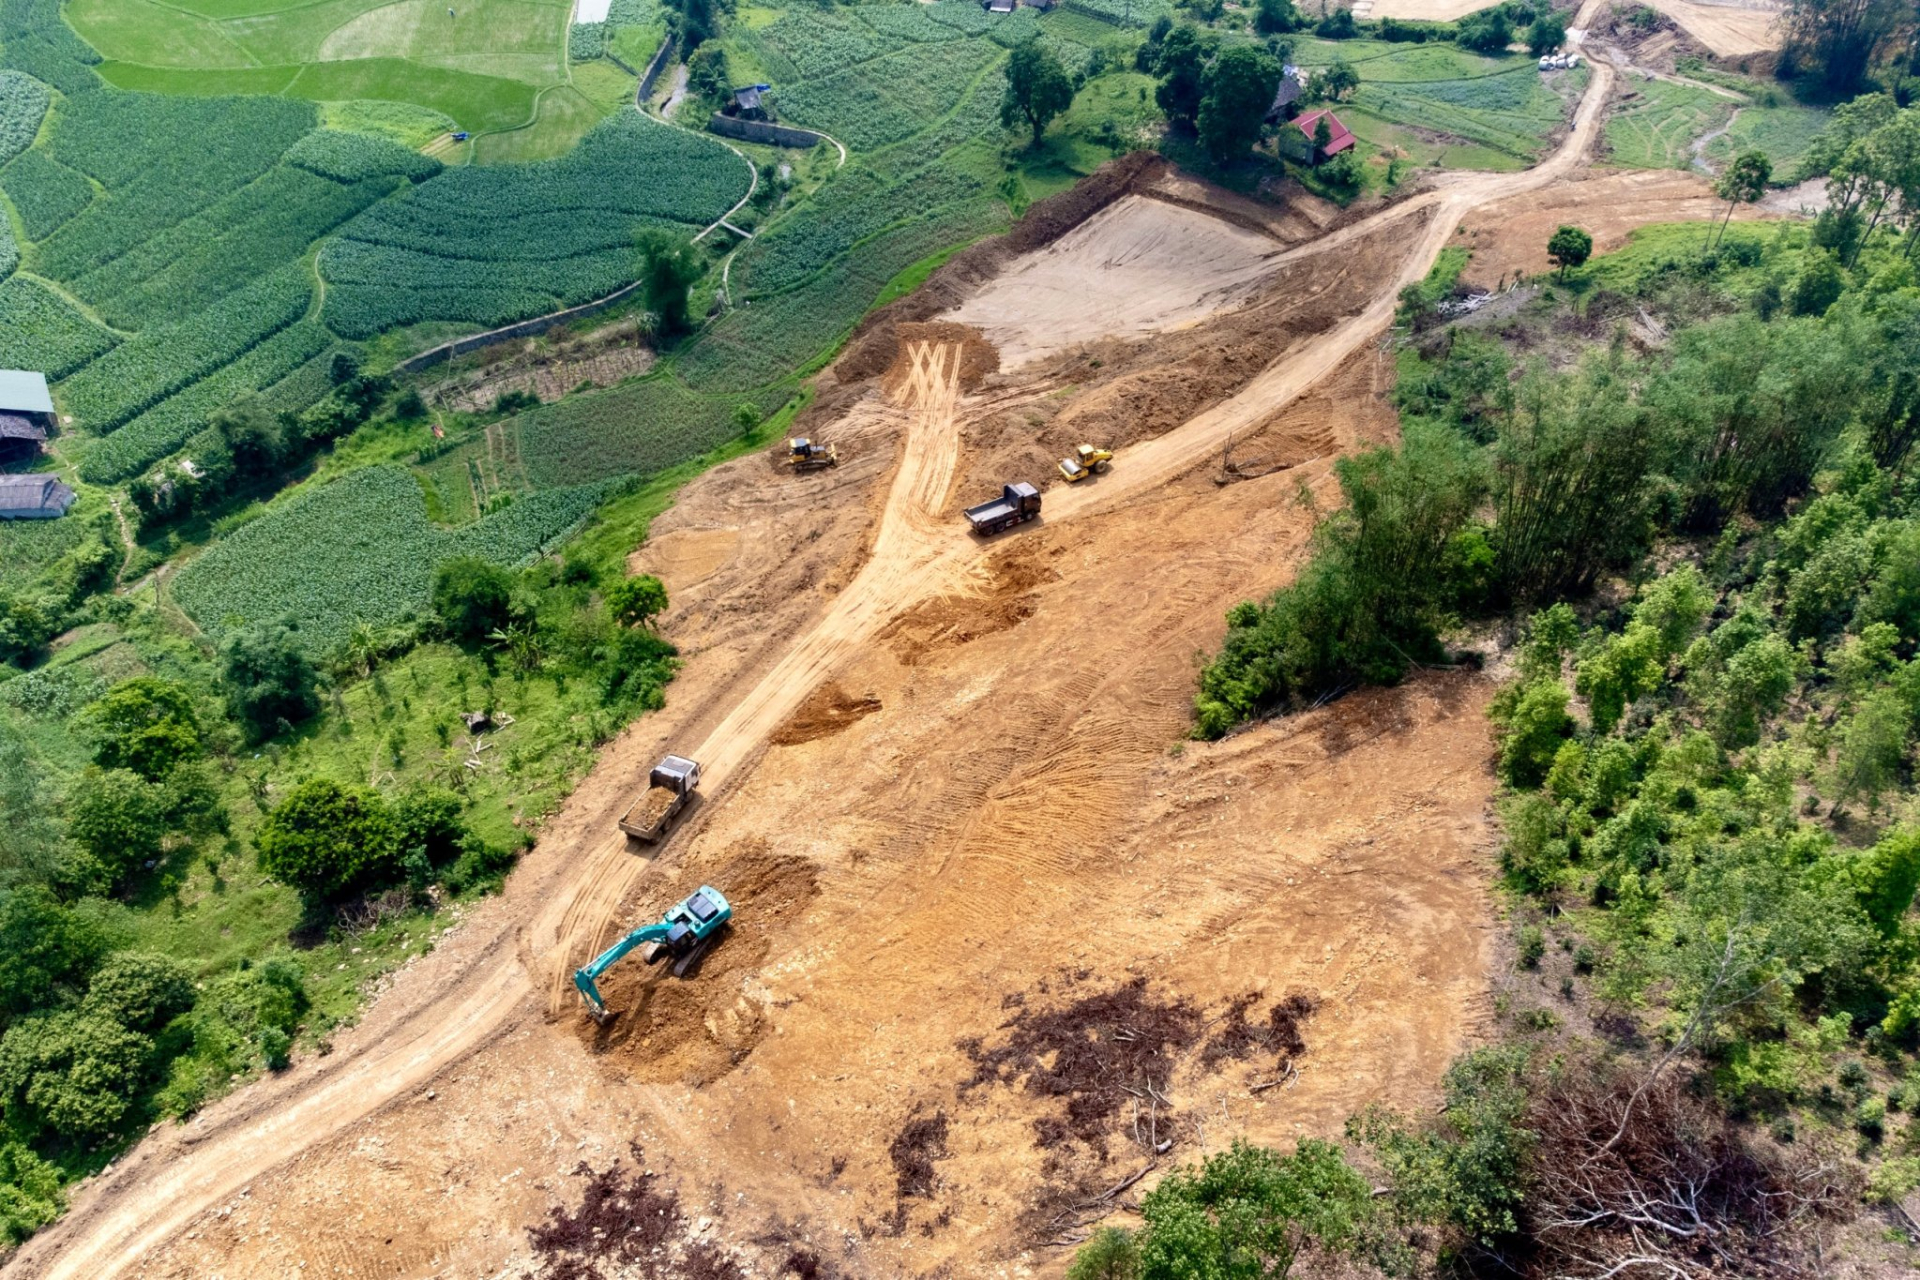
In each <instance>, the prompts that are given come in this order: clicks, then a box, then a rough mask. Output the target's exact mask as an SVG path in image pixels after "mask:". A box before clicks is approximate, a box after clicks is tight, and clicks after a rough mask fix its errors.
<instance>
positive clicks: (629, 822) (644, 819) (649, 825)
mask: <svg viewBox="0 0 1920 1280" xmlns="http://www.w3.org/2000/svg"><path fill="white" fill-rule="evenodd" d="M687 794H688V793H687V792H685V791H680V790H677V789H675V788H673V787H667V786H659V785H655V786H651V787H648V788H647V789H646V790H645V791H643V792H641V793H640V798H639V799H638V800H635V801H634V802H633V807H632V808H631V809H628V810H627V813H626V816H625V817H623V818H621V819H620V829H621V830H622V831H624V832H626V833H627V834H628V835H630V836H632V837H633V838H634V839H636V840H658V839H659V838H660V837H661V836H662V835H664V834H665V833H666V830H667V828H668V827H669V826H670V825H671V824H672V822H673V819H674V817H675V815H677V814H678V813H679V812H680V810H681V809H682V808H684V807H685V805H686V803H687Z"/></svg>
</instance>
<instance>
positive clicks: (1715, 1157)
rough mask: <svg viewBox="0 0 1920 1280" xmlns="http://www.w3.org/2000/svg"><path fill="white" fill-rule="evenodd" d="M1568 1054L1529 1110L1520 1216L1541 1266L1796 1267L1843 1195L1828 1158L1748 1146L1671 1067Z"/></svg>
mask: <svg viewBox="0 0 1920 1280" xmlns="http://www.w3.org/2000/svg"><path fill="white" fill-rule="evenodd" d="M1636 1074H1637V1073H1630V1072H1626V1071H1622V1070H1618V1069H1615V1068H1611V1067H1607V1066H1603V1065H1600V1064H1594V1063H1575V1064H1573V1065H1572V1066H1571V1067H1570V1068H1569V1069H1567V1070H1566V1071H1564V1072H1562V1073H1561V1074H1560V1076H1559V1077H1558V1078H1557V1079H1556V1080H1555V1081H1554V1083H1553V1085H1552V1087H1551V1088H1549V1089H1546V1090H1543V1091H1541V1093H1539V1094H1538V1095H1537V1096H1536V1099H1535V1102H1534V1104H1533V1106H1532V1107H1531V1108H1530V1109H1529V1110H1530V1114H1529V1117H1528V1126H1529V1128H1531V1129H1532V1130H1533V1131H1534V1132H1535V1134H1536V1135H1537V1138H1538V1147H1537V1148H1536V1152H1535V1157H1534V1159H1533V1161H1532V1165H1533V1168H1532V1173H1533V1178H1534V1182H1533V1189H1532V1191H1531V1193H1530V1194H1529V1196H1528V1203H1527V1218H1528V1222H1527V1226H1528V1229H1529V1231H1530V1234H1531V1235H1532V1236H1533V1238H1534V1240H1535V1241H1536V1242H1537V1244H1538V1245H1539V1247H1540V1249H1541V1252H1542V1257H1541V1262H1542V1274H1545V1275H1551V1276H1555V1277H1566V1278H1567V1280H1611V1278H1612V1277H1620V1276H1631V1277H1634V1278H1635V1280H1640V1278H1641V1277H1669V1278H1671V1280H1705V1278H1706V1277H1709V1276H1712V1277H1721V1276H1728V1275H1738V1276H1746V1277H1751V1278H1752V1280H1764V1278H1768V1277H1787V1276H1799V1275H1804V1274H1806V1270H1805V1267H1806V1265H1807V1262H1808V1260H1809V1259H1810V1258H1811V1257H1812V1253H1813V1249H1814V1248H1815V1247H1816V1241H1817V1239H1818V1236H1819V1234H1820V1232H1819V1230H1818V1228H1819V1227H1820V1226H1821V1225H1822V1224H1825V1223H1831V1222H1833V1221H1837V1220H1839V1219H1841V1218H1844V1217H1845V1216H1846V1214H1847V1213H1848V1212H1849V1208H1848V1207H1849V1206H1850V1205H1851V1204H1852V1202H1853V1199H1854V1194H1855V1188H1854V1187H1853V1186H1852V1185H1851V1184H1852V1179H1853V1175H1852V1174H1851V1173H1850V1172H1849V1171H1848V1169H1847V1168H1846V1166H1845V1165H1844V1164H1843V1163H1842V1162H1841V1161H1839V1160H1837V1159H1833V1158H1829V1157H1828V1156H1827V1155H1826V1154H1825V1153H1823V1152H1821V1151H1819V1150H1817V1149H1810V1148H1807V1147H1800V1148H1796V1149H1795V1150H1794V1151H1793V1152H1792V1153H1790V1154H1786V1155H1775V1154H1771V1153H1765V1152H1762V1151H1761V1150H1759V1149H1756V1148H1754V1147H1751V1146H1749V1145H1748V1144H1747V1142H1746V1141H1745V1139H1744V1138H1742V1136H1741V1135H1740V1134H1739V1133H1738V1131H1737V1130H1735V1129H1734V1128H1733V1127H1732V1125H1731V1124H1730V1123H1729V1122H1728V1120H1727V1118H1726V1116H1725V1114H1724V1113H1723V1112H1721V1111H1720V1110H1719V1109H1718V1108H1717V1107H1715V1106H1713V1105H1712V1104H1711V1103H1709V1102H1707V1101H1704V1100H1702V1099H1701V1098H1699V1097H1697V1096H1695V1095H1694V1094H1693V1093H1692V1092H1691V1091H1690V1090H1689V1088H1688V1087H1687V1085H1686V1084H1685V1083H1684V1082H1683V1081H1681V1080H1679V1079H1678V1078H1676V1077H1674V1076H1671V1075H1669V1076H1665V1077H1661V1078H1656V1077H1654V1076H1652V1075H1651V1074H1647V1075H1644V1076H1640V1077H1639V1078H1637V1079H1636V1078H1635V1075H1636Z"/></svg>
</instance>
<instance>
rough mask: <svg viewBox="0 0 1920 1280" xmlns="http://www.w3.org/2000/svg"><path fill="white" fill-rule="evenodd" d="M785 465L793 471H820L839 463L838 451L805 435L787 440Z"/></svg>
mask: <svg viewBox="0 0 1920 1280" xmlns="http://www.w3.org/2000/svg"><path fill="white" fill-rule="evenodd" d="M787 465H788V466H790V467H792V468H793V469H794V470H795V471H820V470H822V469H824V468H826V467H837V466H839V465H840V451H839V450H838V449H835V448H834V447H833V446H832V445H829V444H815V443H814V442H813V441H811V440H809V439H807V438H806V437H805V436H795V437H794V438H793V439H791V440H789V441H787Z"/></svg>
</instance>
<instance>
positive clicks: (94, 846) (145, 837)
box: [67, 769, 169, 883]
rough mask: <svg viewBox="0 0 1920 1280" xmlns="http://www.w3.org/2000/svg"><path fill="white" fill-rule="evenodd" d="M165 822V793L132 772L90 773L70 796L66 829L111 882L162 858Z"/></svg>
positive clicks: (102, 771)
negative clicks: (144, 864)
mask: <svg viewBox="0 0 1920 1280" xmlns="http://www.w3.org/2000/svg"><path fill="white" fill-rule="evenodd" d="M167 818H168V815H167V797H166V793H165V791H164V790H163V789H162V788H161V787H160V786H159V784H157V783H152V782H148V781H147V780H146V779H145V778H142V777H141V776H140V775H139V774H137V773H134V772H132V771H131V770H128V769H89V770H87V771H86V772H85V773H83V774H81V775H80V777H79V778H78V779H76V780H75V782H74V784H73V788H72V790H71V791H70V792H69V793H68V795H67V830H68V832H69V833H70V834H71V835H72V837H73V841H74V843H75V844H77V845H79V846H80V847H81V848H82V849H84V850H86V851H87V853H89V854H90V855H92V857H93V858H94V860H95V861H96V862H97V863H98V864H99V867H100V873H101V875H102V876H103V877H104V879H105V881H107V882H110V883H119V882H120V881H122V880H124V879H126V878H127V877H128V876H129V875H131V874H132V873H134V872H135V871H137V870H139V869H140V867H141V864H143V863H146V862H152V861H154V860H155V859H157V858H159V856H160V851H161V847H162V842H163V841H164V840H165V838H166V835H167V831H168V827H169V823H168V820H167Z"/></svg>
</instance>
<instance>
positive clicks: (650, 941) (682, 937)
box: [573, 884, 733, 1023]
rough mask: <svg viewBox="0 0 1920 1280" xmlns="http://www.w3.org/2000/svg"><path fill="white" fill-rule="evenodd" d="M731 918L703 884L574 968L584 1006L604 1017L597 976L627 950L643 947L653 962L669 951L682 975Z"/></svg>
mask: <svg viewBox="0 0 1920 1280" xmlns="http://www.w3.org/2000/svg"><path fill="white" fill-rule="evenodd" d="M731 919H733V908H732V906H730V905H728V903H727V900H726V898H725V896H724V895H722V894H721V892H720V891H719V890H718V889H716V888H714V887H713V886H712V885H708V884H703V885H701V886H700V888H699V890H698V891H697V892H695V893H691V894H689V895H687V896H686V897H685V898H682V899H681V900H680V901H679V902H676V903H675V904H674V905H673V906H672V907H670V908H669V909H668V910H667V914H666V915H665V916H663V917H662V918H661V920H660V922H659V923H658V924H649V925H642V926H641V927H640V928H638V929H635V930H634V931H633V932H632V933H630V934H628V935H627V936H626V937H624V938H622V939H620V941H618V942H616V943H614V944H613V945H612V946H610V947H608V948H607V949H606V950H605V951H602V952H601V953H600V954H599V955H598V956H596V957H594V961H593V963H592V964H589V965H587V966H586V967H585V968H581V969H575V970H574V971H573V985H574V986H575V987H577V988H579V990H580V997H581V998H582V999H583V1000H585V1001H586V1002H587V1011H588V1012H589V1013H591V1014H592V1015H593V1020H594V1021H595V1022H600V1023H604V1022H606V1020H607V1019H608V1017H610V1016H611V1015H610V1014H609V1013H608V1012H607V1002H606V1001H605V1000H603V999H601V997H600V987H599V985H598V980H599V978H600V975H601V974H603V973H605V972H606V971H607V970H608V969H611V968H612V967H613V966H614V965H615V964H617V963H619V961H620V960H621V959H622V958H623V957H624V956H626V955H627V954H628V953H629V952H631V951H634V950H636V949H640V948H644V949H643V950H641V952H640V958H641V959H642V960H645V961H646V962H647V963H648V964H654V963H656V962H658V961H660V960H664V959H666V958H667V957H668V956H672V957H673V976H674V977H676V978H682V977H685V976H686V974H687V971H688V970H689V969H691V968H693V966H694V963H695V962H696V961H698V960H699V959H700V957H701V956H703V955H705V954H706V953H707V948H709V947H711V946H712V945H713V943H714V940H715V939H717V938H718V937H719V936H720V931H721V930H722V929H724V928H726V926H727V921H729V920H731Z"/></svg>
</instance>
